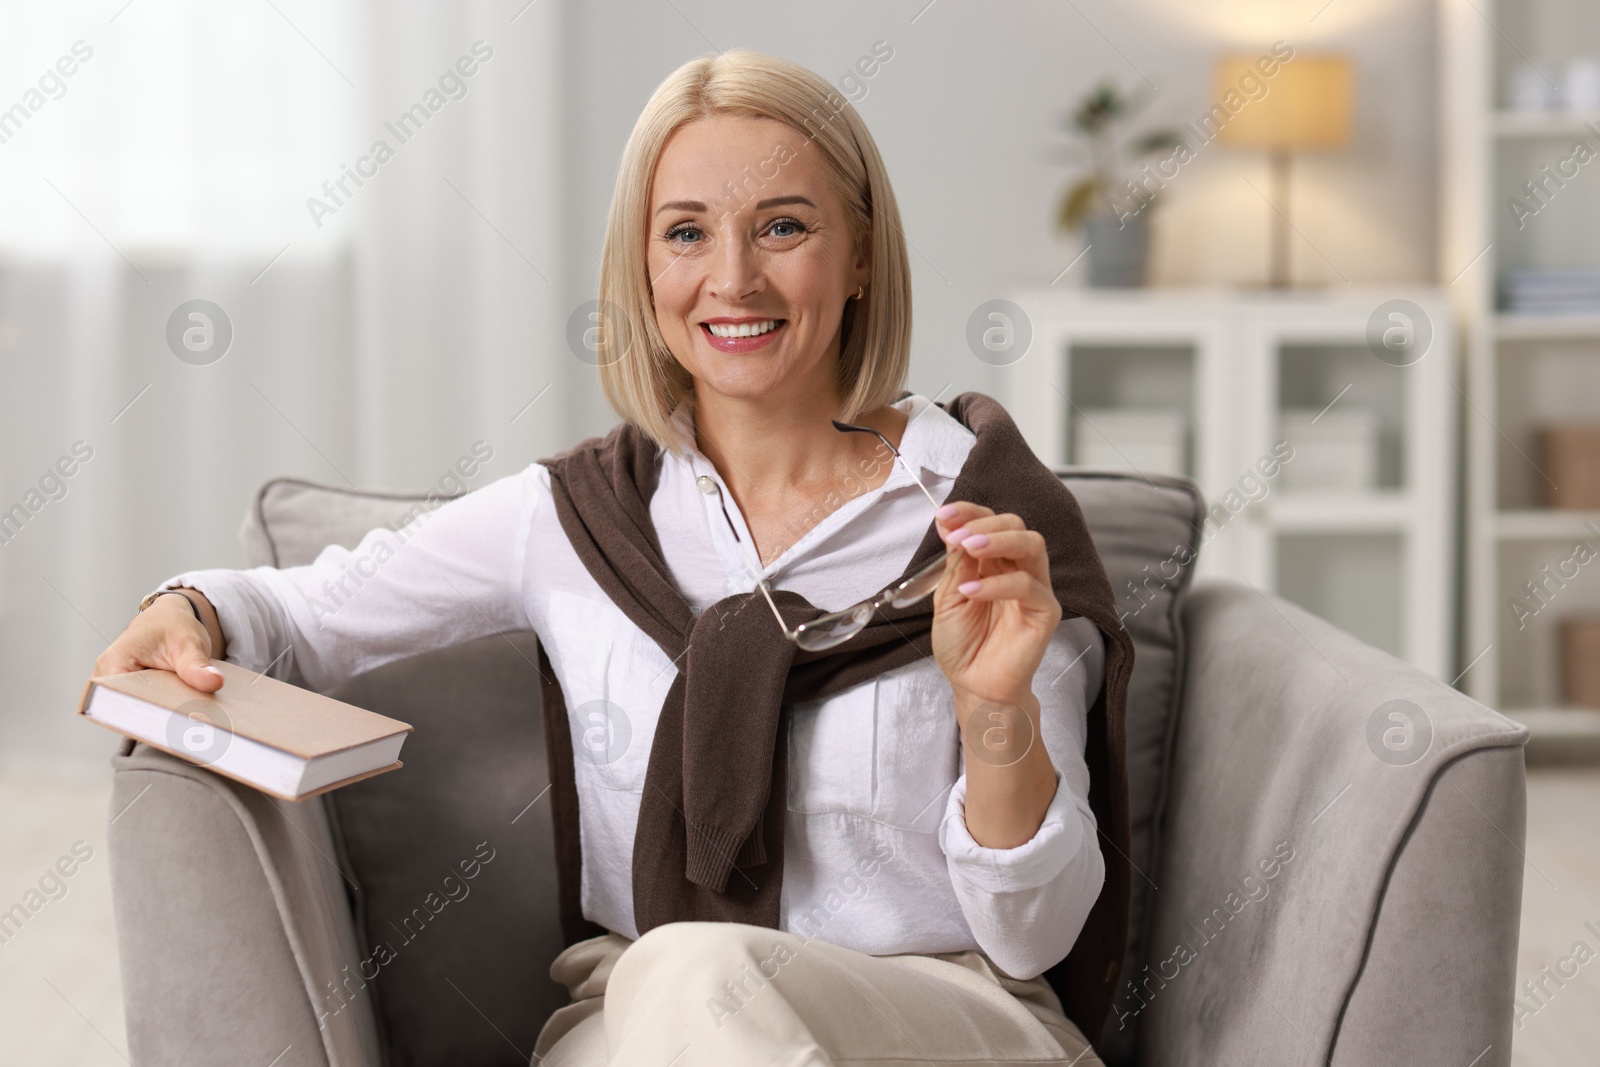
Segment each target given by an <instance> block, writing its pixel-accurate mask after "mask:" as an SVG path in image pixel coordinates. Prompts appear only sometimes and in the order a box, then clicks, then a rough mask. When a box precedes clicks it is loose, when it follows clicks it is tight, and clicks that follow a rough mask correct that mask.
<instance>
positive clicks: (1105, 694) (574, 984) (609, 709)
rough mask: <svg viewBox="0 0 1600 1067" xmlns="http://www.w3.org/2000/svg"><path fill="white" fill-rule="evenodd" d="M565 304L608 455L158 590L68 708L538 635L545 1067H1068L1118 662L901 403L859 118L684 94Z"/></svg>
mask: <svg viewBox="0 0 1600 1067" xmlns="http://www.w3.org/2000/svg"><path fill="white" fill-rule="evenodd" d="M835 105H837V106H835ZM600 298H601V299H600V303H599V307H600V309H601V312H600V315H601V318H600V321H599V325H600V335H599V337H600V341H599V347H598V351H597V355H598V356H599V363H600V365H601V370H600V375H601V382H602V384H603V386H604V388H605V391H606V394H607V396H608V397H609V399H610V400H611V402H612V404H613V406H614V407H615V408H616V409H617V410H618V412H619V413H620V414H621V415H622V417H623V420H624V421H623V422H622V423H621V424H620V425H619V426H618V427H617V428H616V429H615V430H613V431H612V433H610V434H609V435H607V436H606V437H605V438H603V439H599V438H597V439H592V440H590V441H586V442H583V443H582V444H580V445H578V446H577V447H575V448H573V449H571V450H569V451H568V452H565V453H562V454H561V455H560V456H557V457H553V458H551V459H548V460H544V461H541V462H539V463H535V464H531V465H530V466H529V467H528V468H527V469H525V470H524V471H522V472H520V473H518V474H515V475H512V476H509V477H506V478H502V479H500V480H499V481H496V482H494V483H492V484H490V485H487V486H485V487H483V488H482V489H480V490H478V491H476V492H473V493H470V494H468V495H466V496H463V497H460V498H457V499H455V500H452V501H451V502H449V503H447V504H445V505H444V506H442V507H440V508H439V509H438V510H437V511H434V512H432V513H430V514H428V515H425V516H422V517H421V518H419V519H418V520H416V521H415V522H414V523H413V524H412V525H411V527H409V528H408V529H406V530H403V531H401V532H400V533H399V534H396V533H395V532H392V531H389V530H387V529H377V530H373V531H371V532H369V533H368V534H367V536H366V537H365V538H364V539H363V541H362V543H361V544H360V545H359V546H357V547H356V548H355V549H354V550H346V549H343V548H340V547H338V546H330V547H329V548H327V549H326V550H324V551H323V553H322V554H321V555H319V556H318V558H317V559H316V561H315V562H313V563H312V564H309V565H307V566H303V567H291V568H285V569H282V570H278V569H273V568H265V567H263V568H256V569H254V570H250V571H225V570H202V571H190V572H187V573H185V574H181V575H178V576H177V577H175V578H172V579H169V580H168V581H167V582H165V583H163V585H162V586H161V589H162V590H181V592H178V593H177V594H176V595H165V596H162V595H155V596H154V598H153V599H151V598H146V599H147V605H148V608H147V610H143V611H141V613H140V614H139V615H138V616H137V617H136V618H135V620H134V621H133V623H132V624H131V625H130V626H129V627H128V629H127V630H126V631H125V632H124V633H123V634H122V635H121V637H119V638H118V640H117V641H116V642H115V643H114V645H113V647H112V648H110V649H108V650H107V651H106V652H105V653H104V654H103V655H102V656H101V657H100V660H99V661H98V662H97V664H96V666H97V669H98V670H99V671H104V672H111V671H119V670H135V669H139V668H142V667H160V668H166V669H171V670H175V671H177V672H178V673H179V675H180V676H181V677H182V678H183V679H184V680H185V681H187V682H188V683H189V684H191V685H193V686H195V687H196V688H198V689H202V690H205V691H213V690H215V689H217V688H218V687H219V686H220V685H221V680H220V676H217V673H216V671H215V668H213V667H211V666H209V659H210V657H212V656H213V655H215V656H219V657H220V656H223V655H226V658H227V659H229V660H230V661H232V662H235V663H239V664H241V665H243V666H246V667H249V668H252V669H255V670H267V669H269V667H270V668H271V670H272V672H273V673H274V674H275V675H276V676H279V677H285V678H289V679H292V680H295V681H297V682H301V683H302V684H306V685H309V686H311V687H313V688H317V689H326V688H328V687H330V686H332V685H335V684H337V683H338V682H339V681H341V680H343V679H345V678H347V677H350V676H352V675H354V674H356V673H358V672H360V671H363V670H367V669H370V668H372V667H375V666H377V665H379V664H381V663H384V662H386V661H388V660H392V659H395V658H397V657H399V656H403V655H408V654H412V653H415V652H418V651H421V650H423V649H426V648H430V647H439V646H443V645H448V644H454V643H457V642H460V641H464V640H468V639H470V638H473V637H477V636H481V635H483V634H486V633H492V632H495V631H505V630H515V629H531V630H533V631H535V632H536V633H537V634H538V636H539V638H540V642H541V646H542V648H543V649H544V650H545V651H546V652H547V653H548V656H549V662H550V671H549V672H548V673H549V674H550V676H551V677H550V678H549V680H548V681H549V684H548V685H547V688H546V693H545V696H546V704H545V707H546V712H547V714H551V716H552V717H551V722H552V723H555V724H557V725H556V729H558V731H560V732H562V733H564V734H565V735H566V736H567V737H569V739H570V742H571V751H572V752H573V753H574V754H575V758H572V759H568V760H567V761H566V762H565V763H559V760H560V758H559V757H555V760H556V762H553V763H552V776H553V780H554V781H555V783H556V788H555V789H554V790H553V795H552V801H553V803H554V805H555V807H556V818H557V824H558V840H559V839H560V830H561V828H562V827H563V825H565V829H566V832H567V836H566V838H565V840H567V841H568V842H569V843H570V844H571V847H572V849H573V852H574V855H575V856H577V857H578V858H577V859H576V861H575V862H576V866H573V867H571V868H570V869H569V870H567V871H565V872H564V874H565V878H564V886H565V888H566V890H569V891H570V892H571V894H572V896H571V898H569V899H567V900H565V901H564V903H566V904H567V905H568V906H569V907H570V908H571V909H572V913H573V915H574V916H577V915H580V914H581V922H582V923H583V924H585V925H584V929H585V930H586V931H590V932H593V936H589V937H584V938H583V939H581V940H577V941H576V943H574V944H572V945H571V946H570V947H569V948H568V949H567V950H566V951H565V952H564V953H563V954H562V955H561V956H560V957H559V958H558V959H557V960H556V961H555V963H554V965H553V967H552V969H551V974H552V977H554V978H555V979H556V980H557V981H560V982H562V983H564V984H565V985H567V987H568V988H569V990H570V991H571V993H572V996H573V998H574V1002H573V1003H572V1004H571V1005H569V1006H568V1007H565V1008H563V1009H561V1010H560V1011H558V1012H557V1013H556V1014H555V1015H554V1016H553V1017H552V1018H551V1019H550V1020H549V1022H548V1023H547V1024H546V1025H545V1028H544V1031H543V1033H542V1034H541V1035H540V1039H539V1043H538V1047H537V1050H536V1057H535V1058H536V1060H537V1061H538V1062H540V1063H543V1064H546V1065H549V1064H606V1063H615V1064H649V1063H660V1064H666V1063H669V1062H680V1063H695V1064H720V1063H728V1064H741V1065H746V1064H767V1063H771V1064H778V1063H783V1064H801V1063H819V1064H820V1063H852V1062H858V1061H861V1062H865V1061H868V1060H870V1061H872V1062H874V1063H900V1062H906V1063H911V1062H922V1061H924V1060H925V1059H927V1058H928V1057H930V1056H932V1057H935V1058H937V1060H938V1061H939V1062H946V1063H986V1064H987V1063H1012V1062H1028V1063H1062V1064H1066V1063H1078V1064H1087V1063H1095V1062H1098V1061H1097V1060H1096V1059H1095V1058H1094V1055H1093V1053H1092V1051H1090V1049H1089V1044H1088V1042H1087V1041H1086V1040H1085V1037H1084V1034H1083V1032H1082V1030H1080V1028H1079V1026H1078V1025H1075V1023H1074V1022H1073V1021H1072V1020H1071V1019H1069V1017H1068V1015H1067V1014H1066V1013H1065V1012H1064V1010H1063V1005H1062V1003H1061V1001H1060V999H1058V996H1057V994H1056V992H1055V990H1054V989H1053V988H1052V985H1051V983H1050V982H1048V981H1047V980H1046V978H1045V977H1044V972H1045V971H1046V970H1047V969H1050V968H1051V967H1053V966H1055V965H1056V964H1058V963H1059V962H1060V961H1062V960H1063V958H1064V957H1068V953H1069V950H1073V946H1074V943H1075V942H1079V946H1078V949H1077V950H1075V951H1073V955H1072V956H1071V957H1070V958H1068V961H1067V965H1066V967H1065V968H1063V969H1062V972H1061V973H1063V974H1064V977H1063V978H1062V979H1061V981H1060V983H1059V984H1060V986H1061V988H1063V989H1064V990H1066V992H1067V995H1068V997H1069V999H1070V1000H1071V1001H1072V1003H1073V1005H1074V1009H1075V1010H1077V1011H1079V1012H1080V1013H1084V1014H1083V1015H1082V1017H1081V1018H1079V1020H1078V1021H1079V1022H1081V1023H1082V1024H1083V1025H1084V1026H1085V1027H1086V1028H1089V1029H1091V1031H1096V1030H1098V1027H1099V1026H1100V1024H1101V1023H1102V1021H1103V1019H1104V1016H1105V1009H1106V1007H1107V1005H1108V1003H1109V994H1110V992H1111V988H1110V987H1111V986H1112V985H1113V984H1114V981H1115V972H1116V960H1117V958H1118V957H1120V953H1121V945H1122V938H1123V929H1124V925H1123V924H1124V923H1125V916H1126V904H1125V894H1126V880H1125V877H1124V872H1123V867H1122V865H1121V864H1119V863H1118V862H1116V859H1115V853H1116V850H1112V851H1108V852H1107V853H1106V856H1112V857H1113V859H1112V860H1111V861H1108V860H1107V859H1106V858H1105V856H1103V855H1102V852H1101V849H1100V847H1099V844H1098V833H1099V832H1100V831H1104V832H1105V833H1106V834H1107V836H1108V838H1109V839H1110V840H1111V841H1112V842H1113V844H1115V842H1116V841H1117V840H1118V839H1119V838H1121V839H1123V840H1124V841H1125V834H1126V822H1125V805H1124V804H1123V802H1122V801H1121V799H1120V798H1121V796H1122V777H1121V776H1122V767H1121V749H1120V743H1121V729H1120V727H1121V710H1122V702H1123V699H1124V694H1125V690H1126V682H1127V674H1128V670H1129V667H1130V665H1131V645H1130V644H1129V642H1128V638H1127V635H1126V633H1125V632H1124V631H1122V630H1121V629H1120V627H1119V626H1118V624H1117V622H1116V617H1115V612H1114V609H1113V607H1112V604H1111V594H1110V589H1109V585H1108V584H1107V582H1106V579H1105V575H1104V571H1103V570H1102V569H1101V567H1100V563H1099V560H1098V558H1097V557H1095V555H1094V551H1093V547H1092V545H1091V544H1090V542H1089V540H1088V537H1087V534H1086V532H1085V531H1084V528H1083V524H1082V518H1081V515H1080V514H1079V513H1078V511H1077V508H1076V505H1075V503H1074V502H1073V501H1072V499H1071V497H1070V495H1069V494H1068V493H1067V492H1066V490H1065V489H1064V488H1063V487H1062V486H1061V483H1060V482H1059V480H1057V479H1056V478H1055V477H1054V476H1053V475H1052V474H1050V472H1049V471H1047V470H1046V469H1045V468H1043V467H1042V466H1041V465H1039V463H1038V461H1037V460H1036V459H1034V457H1033V456H1032V455H1031V453H1029V452H1028V451H1027V449H1026V446H1025V445H1024V444H1022V442H1021V438H1020V436H1019V435H1018V434H1017V433H1016V431H1015V427H1014V426H1012V425H1011V423H1010V420H1009V419H1008V418H1006V417H1005V415H1004V412H1003V411H1000V410H999V408H998V405H996V404H994V402H993V401H990V400H989V399H988V398H986V397H983V396H981V395H979V394H965V395H964V396H962V397H959V398H957V400H956V401H955V402H953V403H951V404H950V406H949V408H948V410H947V409H945V408H943V407H941V406H938V405H934V404H932V403H931V402H930V401H929V400H928V399H926V398H924V397H921V396H914V395H901V394H902V390H901V383H902V381H903V379H904V377H905V374H906V370H907V364H908V360H909V339H910V322H911V319H910V274H909V267H908V263H907V259H906V251H905V240H904V237H903V234H902V232H901V228H900V222H899V217H898V211H897V209H896V207H895V202H894V198H893V194H892V191H891V189H890V186H889V182H888V178H887V175H886V174H885V172H884V169H883V165H882V162H881V160H880V158H879V156H878V153H877V149H876V147H875V146H874V144H873V142H872V139H871V137H870V135H869V134H868V132H867V130H866V128H865V126H864V125H863V124H862V123H861V120H860V119H859V117H858V116H857V115H856V113H855V112H854V111H853V110H852V109H851V108H849V107H848V105H846V104H845V103H844V101H843V100H841V99H839V98H838V97H837V96H836V95H834V94H833V93H832V92H831V90H830V89H829V87H828V85H827V83H826V82H824V81H822V80H821V79H820V78H818V77H817V76H816V75H814V74H813V73H811V72H810V71H807V70H805V69H804V68H801V67H798V66H795V65H794V64H791V63H787V62H784V61H781V60H777V59H773V58H770V57H766V56H761V55H757V54H753V53H749V52H742V51H741V52H729V53H725V54H723V55H721V56H719V57H717V58H715V59H701V60H696V61H694V62H691V63H688V64H686V65H684V66H683V67H682V68H680V69H679V70H678V71H677V72H675V73H674V74H673V75H672V76H671V77H669V78H668V79H667V80H666V81H665V82H663V83H662V85H661V86H660V87H659V88H658V89H657V91H656V93H655V94H654V96H653V97H652V98H651V100H650V102H649V103H648V104H647V105H646V108H645V110H644V113H643V115H642V116H641V118H640V119H639V122H638V124H637V125H636V127H635V129H634V131H633V134H632V136H631V137H630V139H629V142H628V146H627V149H626V151H625V153H624V157H623V162H622V167H621V172H620V174H619V177H618V181H617V189H616V194H615V197H614V199H613V203H612V209H611V215H610V220H609V224H608V229H607V235H606V243H605V251H604V257H603V262H602V270H601V282H600ZM947 499H948V501H949V502H946V501H947ZM985 500H989V501H992V502H994V503H997V504H1002V505H1005V506H1002V507H1000V508H996V507H991V506H988V505H986V504H985V503H984V502H983V501H985ZM1024 515H1026V516H1028V517H1029V518H1030V519H1032V520H1033V521H1031V522H1028V521H1025V520H1024ZM930 520H931V521H930ZM908 555H909V557H910V559H911V563H910V564H909V565H908V564H907V563H906V560H907V558H908ZM361 556H365V557H367V558H368V559H369V560H371V559H376V560H381V561H382V562H381V563H380V564H379V566H378V568H377V572H376V574H374V575H372V576H370V577H367V576H366V572H363V582H362V583H361V585H360V591H359V594H358V595H356V596H354V597H352V598H349V599H348V600H346V601H344V602H342V603H340V605H339V606H338V607H337V609H336V610H331V611H330V610H328V609H327V606H326V604H325V603H324V602H323V601H322V600H321V599H319V598H321V597H323V596H324V595H325V594H324V592H323V590H324V587H325V584H326V583H329V582H336V581H337V580H338V579H339V578H340V577H341V576H342V575H343V574H344V570H345V568H346V567H347V566H348V565H349V564H350V562H351V561H352V560H353V559H355V558H357V557H361ZM891 587H893V590H892V591H891V592H890V594H888V595H886V596H883V597H874V594H876V593H877V592H878V591H879V590H885V589H890V588H891ZM928 593H932V598H931V600H929V599H928V598H927V594H928ZM184 601H188V603H185V602H184ZM841 612H842V614H841ZM208 672H209V673H208ZM563 705H564V707H565V711H566V713H565V714H564V715H563V714H560V710H559V709H560V708H561V707H562V706H563ZM1091 708H1093V710H1094V714H1093V715H1091ZM1108 739H1109V740H1108ZM557 747H560V746H557ZM1086 752H1087V753H1088V755H1087V757H1086ZM1091 762H1093V763H1094V764H1095V774H1093V775H1091V771H1090V763H1091ZM558 764H559V765H558ZM1092 781H1093V785H1094V791H1095V797H1094V799H1093V801H1091V782H1092ZM1097 811H1099V812H1110V813H1111V816H1110V822H1111V825H1109V826H1097V818H1096V812H1097ZM574 831H575V832H574ZM580 853H581V855H580ZM1091 910H1092V911H1093V914H1092V915H1091ZM569 929H570V928H569ZM1080 933H1082V934H1083V938H1082V941H1081V942H1080V941H1079V938H1080ZM1091 942H1092V943H1093V945H1092V947H1093V951H1087V950H1086V949H1085V946H1086V945H1089V944H1090V943H1091Z"/></svg>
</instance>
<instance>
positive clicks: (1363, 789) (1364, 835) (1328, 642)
mask: <svg viewBox="0 0 1600 1067" xmlns="http://www.w3.org/2000/svg"><path fill="white" fill-rule="evenodd" d="M1184 624H1185V630H1186V634H1187V638H1188V641H1189V658H1188V669H1187V677H1186V680H1185V695H1184V704H1183V709H1182V713H1181V715H1182V717H1181V719H1180V721H1179V723H1178V727H1177V733H1176V736H1175V738H1174V750H1173V758H1172V775H1171V781H1170V785H1169V792H1168V799H1167V807H1166V816H1165V819H1166V822H1165V826H1164V827H1163V829H1162V834H1163V849H1162V863H1161V869H1160V870H1159V871H1149V872H1145V873H1146V874H1148V875H1149V876H1150V877H1151V878H1152V879H1153V880H1154V881H1155V882H1156V883H1157V884H1158V886H1159V888H1158V889H1157V890H1156V893H1155V915H1154V921H1153V923H1152V926H1151V940H1150V942H1149V952H1148V954H1147V958H1148V959H1149V961H1150V964H1149V966H1148V967H1147V968H1146V969H1145V970H1144V971H1143V972H1141V973H1140V974H1137V975H1131V976H1129V978H1130V979H1131V982H1132V985H1131V986H1129V987H1126V988H1125V989H1124V991H1123V993H1122V994H1121V995H1120V996H1119V997H1118V1000H1117V1003H1116V1010H1115V1012H1114V1015H1113V1023H1112V1025H1113V1026H1114V1027H1115V1026H1116V1025H1118V1021H1119V1020H1122V1021H1124V1022H1131V1021H1133V1020H1135V1019H1136V1020H1137V1022H1138V1023H1139V1024H1140V1037H1139V1040H1140V1050H1139V1061H1140V1062H1142V1063H1152V1064H1155V1063H1159V1064H1211V1063H1274V1064H1323V1063H1333V1064H1335V1065H1341V1064H1358V1063H1373V1062H1388V1063H1399V1062H1408V1061H1409V1062H1426V1063H1456V1062H1459V1063H1461V1064H1463V1065H1464V1064H1467V1063H1476V1064H1478V1065H1479V1067H1487V1065H1488V1064H1505V1063H1509V1061H1510V1052H1511V1023H1512V998H1513V993H1514V979H1515V968H1516V946H1517V932H1518V924H1519V918H1520V916H1519V911H1520V903H1521V893H1522V865H1523V862H1524V860H1523V856H1522V841H1523V831H1524V826H1523V816H1524V801H1525V794H1524V778H1523V763H1522V749H1521V746H1522V744H1523V743H1524V742H1525V741H1526V739H1527V730H1526V729H1525V728H1524V727H1521V726H1519V725H1517V724H1515V723H1513V722H1511V721H1510V720H1508V719H1505V718H1504V717H1502V716H1500V715H1498V714H1496V713H1495V712H1493V711H1491V710H1489V709H1488V708H1486V707H1484V706H1482V705H1481V704H1478V703H1476V702H1475V701H1472V700H1470V699H1468V698H1467V697H1465V696H1463V695H1462V694H1460V693H1458V692H1456V691H1455V690H1453V689H1451V688H1449V687H1448V686H1445V685H1444V684H1442V683H1440V682H1439V681H1437V680H1435V679H1433V678H1431V677H1429V676H1427V675H1424V674H1423V673H1421V672H1420V671H1418V670H1416V669H1415V668H1413V667H1410V666H1408V665H1407V664H1404V663H1402V662H1400V661H1398V660H1396V659H1394V658H1393V657H1391V656H1388V655H1386V654H1384V653H1382V652H1379V651H1377V650H1376V649H1373V648H1370V647H1368V646H1366V645H1363V644H1362V643H1361V642H1359V641H1357V640H1356V639H1355V638H1353V637H1351V636H1350V635H1348V634H1346V633H1343V632H1342V631H1340V630H1338V629H1337V628H1335V627H1333V626H1331V625H1329V624H1328V623H1326V622H1324V621H1322V620H1320V619H1317V618H1316V617H1314V616H1312V615H1310V614H1308V613H1307V612H1304V611H1302V610H1300V609H1299V608H1296V607H1294V606H1293V605H1291V604H1289V603H1287V602H1285V601H1283V600H1281V599H1278V598H1275V597H1269V596H1266V595H1264V594H1262V593H1261V592H1259V591H1257V590H1256V589H1254V588H1253V587H1250V586H1244V585H1237V584H1233V583H1220V582H1210V583H1205V584H1203V585H1201V586H1200V587H1198V588H1197V589H1196V590H1195V591H1194V593H1193V594H1192V595H1191V596H1190V598H1189V600H1188V602H1187V605H1186V607H1185V610H1184Z"/></svg>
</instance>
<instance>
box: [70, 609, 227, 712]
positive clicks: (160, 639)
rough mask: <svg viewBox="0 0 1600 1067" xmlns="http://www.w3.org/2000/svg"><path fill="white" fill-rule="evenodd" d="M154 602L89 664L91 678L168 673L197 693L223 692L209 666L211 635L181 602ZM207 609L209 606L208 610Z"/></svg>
mask: <svg viewBox="0 0 1600 1067" xmlns="http://www.w3.org/2000/svg"><path fill="white" fill-rule="evenodd" d="M198 595H199V593H198V592H197V591H190V592H189V593H188V594H180V595H177V596H159V597H156V599H155V600H154V601H152V602H151V604H150V606H149V607H148V608H145V609H144V610H143V611H141V612H139V614H137V615H135V616H134V617H133V621H132V622H130V623H128V628H127V629H125V630H123V631H122V633H121V634H120V635H119V636H118V637H117V639H116V640H115V641H113V642H111V647H110V648H108V649H106V650H105V651H104V652H102V653H100V656H99V658H97V659H96V660H95V661H94V673H95V674H126V673H128V672H129V671H140V670H144V669H145V668H147V667H156V668H159V669H161V670H167V671H173V672H175V673H176V674H177V675H178V677H179V678H180V679H182V680H183V681H184V682H185V683H187V684H188V685H190V686H193V687H194V688H195V689H199V690H201V691H202V692H206V693H214V692H216V691H217V690H218V689H221V688H222V672H221V671H219V670H217V669H216V668H215V667H213V666H212V665H211V651H212V648H211V634H210V633H209V632H207V630H206V628H205V627H204V626H202V625H201V624H200V622H199V620H197V619H196V618H195V617H194V612H193V611H192V610H191V609H190V607H189V605H188V604H186V603H184V600H185V597H186V596H198ZM207 606H208V607H209V605H207Z"/></svg>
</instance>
